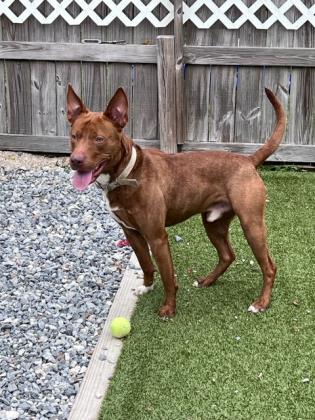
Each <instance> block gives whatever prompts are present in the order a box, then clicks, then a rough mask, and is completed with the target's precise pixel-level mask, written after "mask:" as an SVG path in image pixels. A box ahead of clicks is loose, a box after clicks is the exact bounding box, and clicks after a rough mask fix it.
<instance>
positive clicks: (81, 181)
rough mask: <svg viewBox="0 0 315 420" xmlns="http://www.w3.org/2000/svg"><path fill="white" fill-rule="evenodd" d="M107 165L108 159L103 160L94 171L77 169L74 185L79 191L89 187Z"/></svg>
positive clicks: (73, 178) (73, 180) (73, 179)
mask: <svg viewBox="0 0 315 420" xmlns="http://www.w3.org/2000/svg"><path fill="white" fill-rule="evenodd" d="M105 165H106V161H102V162H101V163H99V164H98V165H97V166H96V168H94V169H93V170H92V171H84V172H83V171H75V173H74V175H73V177H72V185H73V186H74V188H75V189H77V190H78V191H84V190H86V189H87V187H88V186H89V185H90V184H92V182H94V181H95V180H96V178H97V177H98V176H99V175H100V174H101V173H102V171H103V169H104V167H105Z"/></svg>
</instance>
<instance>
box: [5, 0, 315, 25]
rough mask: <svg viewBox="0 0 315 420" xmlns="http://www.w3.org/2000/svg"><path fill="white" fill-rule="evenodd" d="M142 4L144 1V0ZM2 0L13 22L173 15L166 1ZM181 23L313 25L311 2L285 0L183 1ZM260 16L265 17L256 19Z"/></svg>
mask: <svg viewBox="0 0 315 420" xmlns="http://www.w3.org/2000/svg"><path fill="white" fill-rule="evenodd" d="M145 3H146V4H145ZM145 3H143V1H141V0H114V1H113V0H4V1H1V2H0V15H2V16H3V15H4V16H6V17H7V18H8V19H9V20H10V21H11V22H13V23H23V22H25V21H26V20H27V19H28V18H29V17H30V16H34V17H35V18H36V19H37V20H38V21H39V22H40V23H42V24H50V23H52V22H53V21H54V20H55V19H57V18H58V17H59V16H61V17H62V18H63V19H64V20H65V21H66V22H67V23H68V24H69V25H80V24H81V23H82V22H83V21H84V20H85V19H86V18H87V17H89V18H90V19H92V20H93V21H94V22H95V23H96V24H97V25H99V26H107V25H109V24H110V23H111V22H113V21H114V20H115V19H119V20H120V21H121V22H122V23H123V24H124V25H125V26H138V25H139V24H140V23H141V22H142V21H143V20H145V19H147V20H148V21H149V22H151V23H152V25H153V26H155V27H165V26H167V25H168V24H169V23H170V22H171V21H172V20H173V19H174V6H173V4H172V2H171V1H169V0H151V1H150V0H146V1H145ZM183 13H184V15H183V16H184V23H185V22H187V21H191V22H192V23H194V25H195V26H197V27H198V28H204V29H207V28H211V27H212V26H213V25H214V24H215V23H216V22H218V21H219V22H222V24H223V25H224V26H225V27H226V28H228V29H238V28H240V27H241V26H242V25H243V24H244V23H245V22H247V21H249V22H251V23H252V24H253V26H254V27H255V28H257V29H268V28H270V27H271V26H272V25H273V24H274V23H275V22H280V23H281V24H282V25H283V26H284V27H285V28H286V29H289V30H290V29H291V30H297V29H299V28H300V27H301V26H303V25H304V24H305V22H310V23H311V24H312V25H313V26H315V4H314V5H313V6H311V7H307V6H305V5H304V3H303V1H301V0H287V1H285V0H284V2H283V4H282V5H281V6H276V5H275V4H274V3H273V1H272V0H256V1H254V2H253V4H252V5H251V6H246V5H245V4H244V3H243V1H242V0H226V1H225V2H224V3H223V4H222V6H217V5H216V4H215V3H214V2H213V1H212V0H196V1H195V2H194V3H193V4H192V5H187V4H186V2H183ZM261 15H263V16H265V18H263V19H262V18H260V16H261Z"/></svg>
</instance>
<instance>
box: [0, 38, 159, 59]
mask: <svg viewBox="0 0 315 420" xmlns="http://www.w3.org/2000/svg"><path fill="white" fill-rule="evenodd" d="M0 59H5V60H40V61H87V62H113V63H141V64H147V63H156V62H157V50H156V45H137V44H128V45H117V44H113V45H112V44H83V43H82V44H81V43H58V42H17V41H2V42H0Z"/></svg>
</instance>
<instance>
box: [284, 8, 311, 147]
mask: <svg viewBox="0 0 315 420" xmlns="http://www.w3.org/2000/svg"><path fill="white" fill-rule="evenodd" d="M304 3H305V5H306V6H307V7H310V6H311V5H313V3H314V1H313V0H306V1H305V2H304ZM302 45H303V46H304V47H308V48H312V49H314V47H315V28H314V27H313V26H311V25H305V26H303V27H302V28H301V29H300V30H299V31H298V32H295V33H294V46H295V47H300V46H302ZM294 67H295V66H294ZM288 115H289V120H288V137H289V141H290V143H294V144H314V143H315V66H314V67H313V68H303V69H297V68H293V69H292V72H291V86H290V103H289V111H288Z"/></svg>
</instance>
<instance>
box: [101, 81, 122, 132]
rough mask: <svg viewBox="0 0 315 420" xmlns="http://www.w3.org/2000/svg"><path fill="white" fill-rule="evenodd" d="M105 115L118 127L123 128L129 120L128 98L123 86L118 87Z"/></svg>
mask: <svg viewBox="0 0 315 420" xmlns="http://www.w3.org/2000/svg"><path fill="white" fill-rule="evenodd" d="M104 115H105V116H106V117H107V118H109V119H110V120H111V121H112V122H113V123H114V124H115V125H116V127H117V128H118V129H123V128H124V127H125V125H126V124H127V122H128V99H127V96H126V94H125V92H124V90H123V89H122V88H119V89H117V91H116V93H115V95H114V96H113V97H112V99H111V100H110V101H109V104H108V105H107V108H106V111H105V112H104Z"/></svg>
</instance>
